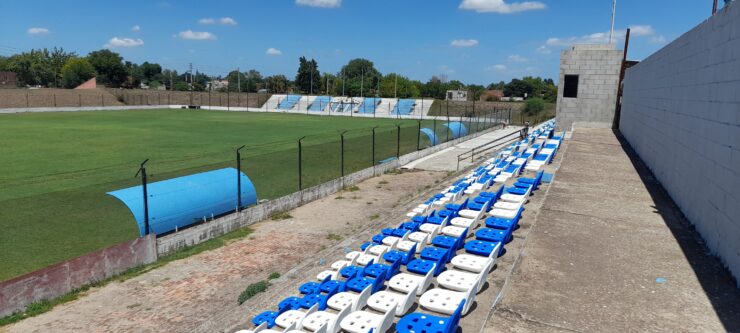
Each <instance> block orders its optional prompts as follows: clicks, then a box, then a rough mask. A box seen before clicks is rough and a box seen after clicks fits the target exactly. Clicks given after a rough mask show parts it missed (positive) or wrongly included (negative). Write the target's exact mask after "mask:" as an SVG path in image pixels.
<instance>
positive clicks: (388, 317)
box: [377, 306, 396, 332]
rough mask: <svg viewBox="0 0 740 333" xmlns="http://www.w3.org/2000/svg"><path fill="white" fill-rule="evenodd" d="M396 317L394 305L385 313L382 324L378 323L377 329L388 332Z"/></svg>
mask: <svg viewBox="0 0 740 333" xmlns="http://www.w3.org/2000/svg"><path fill="white" fill-rule="evenodd" d="M395 318H396V307H395V306H392V307H391V308H390V309H388V311H386V312H385V314H384V315H383V320H381V321H380V324H378V327H377V330H378V332H386V331H388V329H390V328H391V325H393V319H395Z"/></svg>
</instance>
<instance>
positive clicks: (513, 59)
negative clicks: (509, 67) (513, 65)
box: [509, 54, 529, 62]
mask: <svg viewBox="0 0 740 333" xmlns="http://www.w3.org/2000/svg"><path fill="white" fill-rule="evenodd" d="M509 61H511V62H527V61H529V59H527V58H525V57H522V56H520V55H518V54H512V55H510V56H509Z"/></svg>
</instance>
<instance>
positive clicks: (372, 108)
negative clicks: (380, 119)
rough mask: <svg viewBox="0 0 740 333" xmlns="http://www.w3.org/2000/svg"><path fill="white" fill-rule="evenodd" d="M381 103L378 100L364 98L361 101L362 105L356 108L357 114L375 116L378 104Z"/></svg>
mask: <svg viewBox="0 0 740 333" xmlns="http://www.w3.org/2000/svg"><path fill="white" fill-rule="evenodd" d="M380 102H381V99H380V98H376V97H366V98H364V99H363V100H362V103H360V105H359V106H358V107H357V112H358V113H365V114H375V112H376V109H377V107H378V104H379V103H380Z"/></svg>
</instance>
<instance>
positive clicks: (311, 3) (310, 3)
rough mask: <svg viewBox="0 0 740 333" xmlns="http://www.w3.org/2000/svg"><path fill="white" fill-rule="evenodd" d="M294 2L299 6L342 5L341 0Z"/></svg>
mask: <svg viewBox="0 0 740 333" xmlns="http://www.w3.org/2000/svg"><path fill="white" fill-rule="evenodd" d="M295 3H296V5H300V6H309V7H320V8H337V7H339V6H341V5H342V0H295Z"/></svg>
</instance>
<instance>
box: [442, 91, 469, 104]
mask: <svg viewBox="0 0 740 333" xmlns="http://www.w3.org/2000/svg"><path fill="white" fill-rule="evenodd" d="M446 96H447V97H446V99H447V100H448V101H454V102H464V101H467V100H468V91H467V90H447V95H446Z"/></svg>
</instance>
